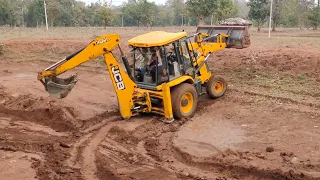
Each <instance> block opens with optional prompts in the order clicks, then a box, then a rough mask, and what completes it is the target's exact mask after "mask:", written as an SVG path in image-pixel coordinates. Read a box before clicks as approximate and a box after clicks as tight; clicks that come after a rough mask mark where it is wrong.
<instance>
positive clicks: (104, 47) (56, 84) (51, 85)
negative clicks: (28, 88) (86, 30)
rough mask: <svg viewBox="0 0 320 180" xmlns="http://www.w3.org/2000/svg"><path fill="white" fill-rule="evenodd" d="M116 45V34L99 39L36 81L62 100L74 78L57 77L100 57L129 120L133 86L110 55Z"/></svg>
mask: <svg viewBox="0 0 320 180" xmlns="http://www.w3.org/2000/svg"><path fill="white" fill-rule="evenodd" d="M119 42H120V37H119V35H117V34H108V35H104V36H100V37H98V38H96V39H95V40H93V41H92V42H91V43H90V44H89V45H88V46H86V47H85V48H83V49H81V50H79V51H77V52H75V53H74V54H72V55H70V56H68V57H66V58H65V59H63V60H61V61H59V62H57V63H55V64H53V65H51V66H49V67H48V68H46V69H45V70H44V71H42V72H39V73H38V80H39V81H41V83H42V84H43V85H44V86H45V89H46V90H47V91H48V92H49V94H51V95H53V96H55V97H57V98H65V97H66V96H67V95H68V94H69V92H70V91H71V90H72V88H73V87H74V85H75V84H76V83H77V79H76V75H73V76H71V77H70V78H67V79H62V78H58V77H57V76H58V75H61V74H63V73H64V72H66V71H68V70H71V69H73V68H75V67H77V66H79V65H81V64H83V63H85V62H88V61H89V60H93V59H95V58H97V57H99V56H102V55H103V57H104V60H105V63H106V65H107V68H108V71H109V74H110V76H111V77H110V78H111V80H112V84H113V87H114V89H115V92H116V95H117V98H118V104H119V109H120V113H121V115H122V117H123V118H129V117H130V116H131V115H132V111H131V110H132V108H134V107H133V106H134V105H133V102H132V98H133V94H134V91H135V88H136V84H135V83H134V82H133V81H132V80H131V79H130V77H129V75H128V74H127V73H126V72H125V71H124V70H123V69H122V68H121V67H120V65H119V63H118V62H117V60H116V59H115V57H114V56H113V54H112V50H114V49H115V48H116V47H117V46H118V45H119Z"/></svg>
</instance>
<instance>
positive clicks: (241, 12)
mask: <svg viewBox="0 0 320 180" xmlns="http://www.w3.org/2000/svg"><path fill="white" fill-rule="evenodd" d="M234 4H235V5H236V6H237V9H238V12H237V14H236V15H235V16H237V17H241V18H243V19H246V18H248V14H249V10H250V9H249V7H248V6H247V2H246V0H234Z"/></svg>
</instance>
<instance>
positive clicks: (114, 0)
mask: <svg viewBox="0 0 320 180" xmlns="http://www.w3.org/2000/svg"><path fill="white" fill-rule="evenodd" d="M80 1H83V2H85V3H87V4H90V3H92V2H93V3H94V2H97V1H98V0H80ZM106 1H108V2H110V0H106ZM148 1H150V2H156V4H164V3H165V2H166V0H148ZM123 2H128V0H112V5H115V6H118V5H121V4H122V3H123Z"/></svg>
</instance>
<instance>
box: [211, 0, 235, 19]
mask: <svg viewBox="0 0 320 180" xmlns="http://www.w3.org/2000/svg"><path fill="white" fill-rule="evenodd" d="M214 12H215V13H214V15H215V16H216V18H217V20H218V21H222V20H225V19H227V18H230V17H233V16H235V15H236V14H237V12H238V7H237V6H236V5H235V4H234V3H233V1H232V0H220V1H219V4H218V9H217V10H215V11H214Z"/></svg>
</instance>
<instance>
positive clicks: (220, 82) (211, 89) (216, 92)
mask: <svg viewBox="0 0 320 180" xmlns="http://www.w3.org/2000/svg"><path fill="white" fill-rule="evenodd" d="M227 86H228V85H227V82H226V81H225V80H224V79H223V78H221V77H218V76H216V77H214V76H213V75H212V76H211V77H210V79H209V81H208V82H207V86H206V90H207V93H208V94H209V95H210V96H211V97H212V98H214V99H216V98H219V97H221V96H223V95H224V93H225V92H226V90H227Z"/></svg>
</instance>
